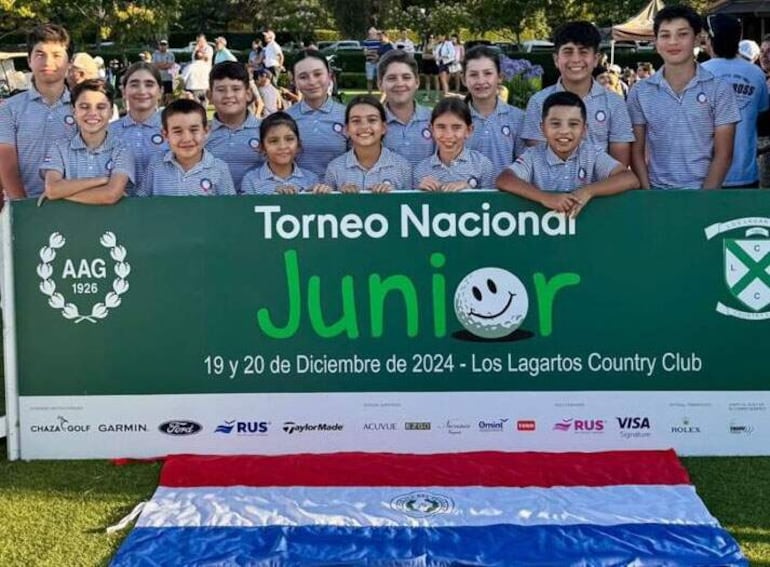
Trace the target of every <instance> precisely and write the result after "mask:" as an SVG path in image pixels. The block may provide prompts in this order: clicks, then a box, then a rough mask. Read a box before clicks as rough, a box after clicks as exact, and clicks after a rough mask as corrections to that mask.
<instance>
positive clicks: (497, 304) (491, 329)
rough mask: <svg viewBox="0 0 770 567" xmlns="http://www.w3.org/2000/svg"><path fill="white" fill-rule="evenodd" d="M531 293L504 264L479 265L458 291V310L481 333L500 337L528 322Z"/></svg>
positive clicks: (459, 316)
mask: <svg viewBox="0 0 770 567" xmlns="http://www.w3.org/2000/svg"><path fill="white" fill-rule="evenodd" d="M528 310H529V297H528V296H527V290H526V288H525V287H524V284H523V283H521V280H520V279H519V278H517V277H516V276H515V275H513V274H512V273H511V272H509V271H508V270H503V269H502V268H479V269H478V270H474V271H472V272H471V273H470V274H468V275H467V276H465V277H464V278H463V279H462V281H461V282H460V284H459V285H458V286H457V291H455V314H456V315H457V320H458V321H460V323H461V324H462V326H463V327H465V328H466V329H467V330H468V331H469V332H471V333H473V334H474V335H476V336H477V337H481V338H484V339H498V338H501V337H505V336H507V335H510V334H511V333H512V332H514V331H515V330H516V329H518V328H519V326H520V325H521V324H522V323H523V322H524V319H525V317H526V316H527V311H528Z"/></svg>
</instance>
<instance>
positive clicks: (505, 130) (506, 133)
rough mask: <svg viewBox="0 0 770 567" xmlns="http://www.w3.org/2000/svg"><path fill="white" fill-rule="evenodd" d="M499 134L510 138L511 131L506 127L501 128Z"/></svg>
mask: <svg viewBox="0 0 770 567" xmlns="http://www.w3.org/2000/svg"><path fill="white" fill-rule="evenodd" d="M501 132H502V133H503V136H510V135H511V129H510V128H509V127H508V126H507V125H506V126H503V128H502V130H501Z"/></svg>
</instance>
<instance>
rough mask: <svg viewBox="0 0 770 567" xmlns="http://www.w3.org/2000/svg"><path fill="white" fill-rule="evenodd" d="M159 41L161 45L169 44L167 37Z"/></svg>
mask: <svg viewBox="0 0 770 567" xmlns="http://www.w3.org/2000/svg"><path fill="white" fill-rule="evenodd" d="M158 43H159V44H160V45H168V40H167V39H161V40H160V41H159V42H158Z"/></svg>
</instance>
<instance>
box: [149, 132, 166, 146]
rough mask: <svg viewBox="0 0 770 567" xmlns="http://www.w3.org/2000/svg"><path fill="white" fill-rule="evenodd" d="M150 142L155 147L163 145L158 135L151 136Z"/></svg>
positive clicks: (161, 138)
mask: <svg viewBox="0 0 770 567" xmlns="http://www.w3.org/2000/svg"><path fill="white" fill-rule="evenodd" d="M150 141H151V142H152V143H153V144H155V145H156V146H160V145H161V144H162V143H163V136H161V135H160V134H153V135H152V138H150Z"/></svg>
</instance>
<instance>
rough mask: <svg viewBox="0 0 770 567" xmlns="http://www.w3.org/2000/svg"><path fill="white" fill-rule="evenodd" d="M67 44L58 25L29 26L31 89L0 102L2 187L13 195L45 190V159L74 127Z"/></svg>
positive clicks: (0, 179) (38, 193) (36, 192)
mask: <svg viewBox="0 0 770 567" xmlns="http://www.w3.org/2000/svg"><path fill="white" fill-rule="evenodd" d="M69 43H70V38H69V34H68V33H67V30H65V29H64V28H63V27H61V26H57V25H55V24H44V25H42V26H38V27H36V28H35V29H33V30H32V31H31V32H30V33H29V36H28V37H27V52H28V54H29V67H30V69H31V70H32V87H31V88H30V89H29V90H28V91H25V92H23V93H19V94H18V95H16V96H14V97H11V98H10V99H9V100H7V101H6V102H5V103H4V104H3V105H2V106H0V187H2V188H3V189H4V190H5V194H6V195H7V196H8V197H9V198H11V199H23V198H25V197H37V196H39V195H40V194H42V193H43V189H44V187H43V179H42V178H41V177H40V175H39V168H40V164H41V163H42V161H43V158H44V157H45V156H46V155H47V153H48V150H49V148H50V147H51V145H52V144H53V143H54V142H56V141H57V140H69V139H70V138H72V136H74V135H75V133H76V131H77V128H76V126H75V118H74V117H73V116H72V107H71V106H70V94H69V91H68V90H67V87H66V85H65V84H64V79H65V77H66V75H67V70H68V69H69V57H68V56H67V48H68V47H69Z"/></svg>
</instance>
